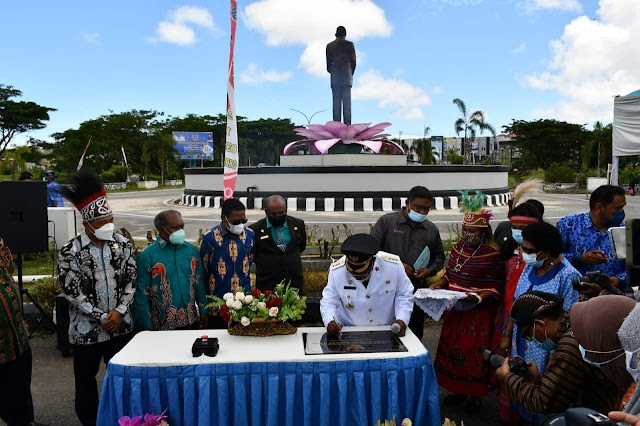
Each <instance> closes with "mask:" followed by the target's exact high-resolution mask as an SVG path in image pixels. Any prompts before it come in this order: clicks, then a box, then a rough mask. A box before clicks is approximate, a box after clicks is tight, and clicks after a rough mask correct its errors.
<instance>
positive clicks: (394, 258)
mask: <svg viewBox="0 0 640 426" xmlns="http://www.w3.org/2000/svg"><path fill="white" fill-rule="evenodd" d="M380 258H381V259H382V260H384V261H385V262H391V263H399V262H400V257H399V256H396V255H395V254H385V255H382V256H380Z"/></svg>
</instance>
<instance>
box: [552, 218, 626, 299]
mask: <svg viewBox="0 0 640 426" xmlns="http://www.w3.org/2000/svg"><path fill="white" fill-rule="evenodd" d="M557 227H558V230H559V231H560V235H562V241H564V248H563V250H562V251H563V253H562V255H563V256H564V257H565V258H566V259H567V260H569V262H571V264H572V265H573V266H574V267H575V268H576V269H577V270H578V272H580V273H581V274H582V275H584V274H586V273H587V272H589V271H600V272H602V273H604V274H607V275H608V276H610V277H617V278H618V279H619V280H620V285H619V289H620V290H622V291H624V292H628V291H629V288H628V285H627V272H626V270H625V266H624V260H622V259H616V257H615V255H614V253H613V247H611V241H610V240H609V235H608V233H607V231H603V232H600V231H598V229H596V227H595V226H593V222H591V216H590V215H589V212H587V213H580V214H574V215H571V216H567V217H563V218H562V219H560V220H559V221H558V225H557ZM591 250H602V251H603V252H604V253H605V254H606V255H607V258H608V259H609V261H608V262H607V263H600V264H598V265H585V264H584V263H582V261H581V260H580V257H581V256H582V254H584V253H586V252H588V251H591Z"/></svg>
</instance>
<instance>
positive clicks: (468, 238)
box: [462, 231, 482, 247]
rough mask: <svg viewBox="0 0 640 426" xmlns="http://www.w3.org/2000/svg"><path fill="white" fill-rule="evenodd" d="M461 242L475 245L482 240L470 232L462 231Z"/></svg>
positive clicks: (471, 245)
mask: <svg viewBox="0 0 640 426" xmlns="http://www.w3.org/2000/svg"><path fill="white" fill-rule="evenodd" d="M462 242H463V243H464V245H465V246H469V247H477V246H479V245H480V243H481V242H482V239H481V238H480V237H478V236H476V235H475V234H472V233H471V232H467V231H462Z"/></svg>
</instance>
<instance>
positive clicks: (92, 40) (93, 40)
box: [80, 33, 100, 46]
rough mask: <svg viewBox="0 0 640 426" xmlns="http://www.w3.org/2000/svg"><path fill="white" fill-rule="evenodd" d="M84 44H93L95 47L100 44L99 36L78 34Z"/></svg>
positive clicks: (96, 34) (97, 34)
mask: <svg viewBox="0 0 640 426" xmlns="http://www.w3.org/2000/svg"><path fill="white" fill-rule="evenodd" d="M80 36H81V37H82V39H83V40H84V41H85V43H88V44H95V45H96V46H97V45H99V44H100V34H99V33H82V34H80Z"/></svg>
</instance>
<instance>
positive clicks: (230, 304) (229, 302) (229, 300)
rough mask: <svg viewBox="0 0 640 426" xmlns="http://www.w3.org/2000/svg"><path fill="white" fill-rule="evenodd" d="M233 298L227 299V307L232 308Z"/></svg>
mask: <svg viewBox="0 0 640 426" xmlns="http://www.w3.org/2000/svg"><path fill="white" fill-rule="evenodd" d="M233 302H234V300H233V298H230V299H227V308H233Z"/></svg>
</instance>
